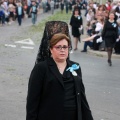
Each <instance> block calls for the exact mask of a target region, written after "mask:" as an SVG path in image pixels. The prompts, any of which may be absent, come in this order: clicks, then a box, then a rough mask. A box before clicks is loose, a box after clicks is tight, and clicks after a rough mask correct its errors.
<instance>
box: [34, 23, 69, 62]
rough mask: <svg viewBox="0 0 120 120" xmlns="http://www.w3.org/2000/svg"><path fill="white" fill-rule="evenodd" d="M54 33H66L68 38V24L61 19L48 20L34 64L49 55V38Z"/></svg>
mask: <svg viewBox="0 0 120 120" xmlns="http://www.w3.org/2000/svg"><path fill="white" fill-rule="evenodd" d="M56 33H63V34H66V35H67V36H68V37H69V38H70V35H69V28H68V24H67V23H66V22H63V21H48V22H47V23H46V24H45V29H44V33H43V37H42V40H41V44H40V47H39V50H38V54H37V58H36V62H35V63H36V64H37V63H39V62H40V61H44V60H45V59H46V58H48V57H50V56H51V54H50V50H49V40H50V39H51V37H52V36H53V35H54V34H56Z"/></svg>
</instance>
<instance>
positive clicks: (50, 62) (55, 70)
mask: <svg viewBox="0 0 120 120" xmlns="http://www.w3.org/2000/svg"><path fill="white" fill-rule="evenodd" d="M47 62H48V65H49V68H50V70H51V72H52V73H53V74H54V75H55V76H56V78H57V79H58V81H59V82H60V84H61V85H62V87H64V83H63V78H62V75H61V74H60V72H59V70H58V68H57V65H56V63H55V61H54V60H53V58H49V59H47ZM67 64H68V66H72V64H74V63H73V62H71V61H70V60H68V59H67ZM76 72H77V71H76ZM77 73H78V72H77ZM71 75H72V73H71ZM72 76H73V79H74V80H75V83H78V82H77V81H78V79H81V78H80V77H81V76H79V75H77V76H74V75H72Z"/></svg>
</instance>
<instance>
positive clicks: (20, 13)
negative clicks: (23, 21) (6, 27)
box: [18, 6, 22, 15]
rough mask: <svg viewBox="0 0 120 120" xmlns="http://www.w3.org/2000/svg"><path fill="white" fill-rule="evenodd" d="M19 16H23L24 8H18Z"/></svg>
mask: <svg viewBox="0 0 120 120" xmlns="http://www.w3.org/2000/svg"><path fill="white" fill-rule="evenodd" d="M18 15H22V7H20V6H19V7H18Z"/></svg>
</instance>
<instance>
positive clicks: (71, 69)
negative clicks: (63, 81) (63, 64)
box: [66, 64, 80, 76]
mask: <svg viewBox="0 0 120 120" xmlns="http://www.w3.org/2000/svg"><path fill="white" fill-rule="evenodd" d="M79 68H80V66H79V65H77V64H73V65H72V66H71V67H69V68H68V69H67V70H66V71H70V72H71V73H72V75H74V76H77V73H76V72H75V70H78V69H79Z"/></svg>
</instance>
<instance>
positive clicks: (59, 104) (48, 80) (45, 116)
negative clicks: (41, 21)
mask: <svg viewBox="0 0 120 120" xmlns="http://www.w3.org/2000/svg"><path fill="white" fill-rule="evenodd" d="M69 46H70V40H69V38H68V37H67V36H66V35H65V34H63V33H57V34H54V35H53V36H52V38H51V39H50V40H49V51H48V53H49V52H50V54H51V56H50V57H47V58H46V59H45V60H44V61H41V62H39V63H37V64H36V65H35V67H34V68H33V70H32V73H31V75H30V79H29V85H28V95H27V116H26V120H93V117H92V114H91V110H90V107H89V105H88V102H87V99H86V95H85V88H84V85H83V82H82V74H81V68H80V66H79V64H78V63H76V62H73V61H71V60H69V59H68V52H69Z"/></svg>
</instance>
